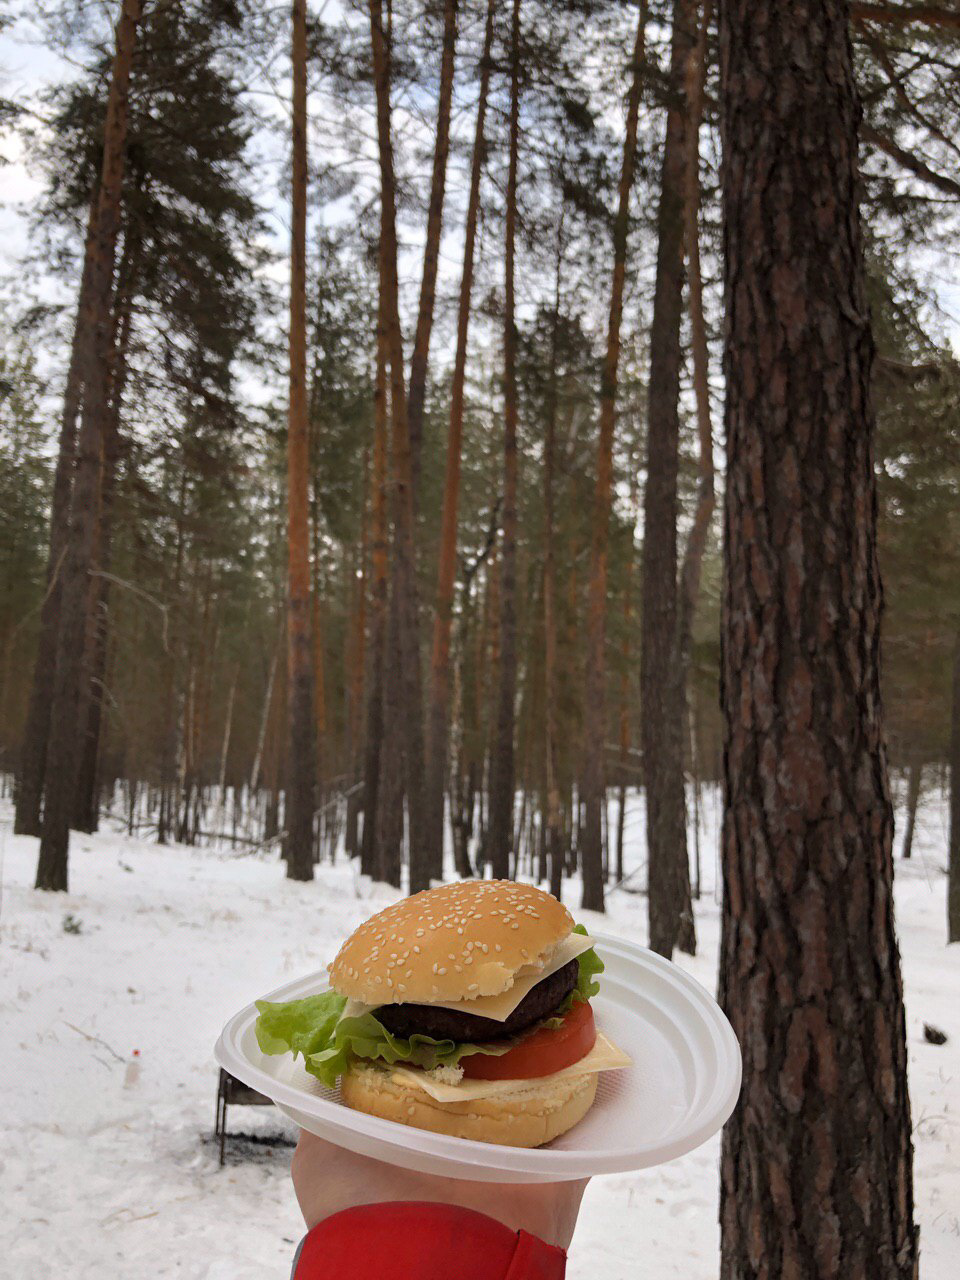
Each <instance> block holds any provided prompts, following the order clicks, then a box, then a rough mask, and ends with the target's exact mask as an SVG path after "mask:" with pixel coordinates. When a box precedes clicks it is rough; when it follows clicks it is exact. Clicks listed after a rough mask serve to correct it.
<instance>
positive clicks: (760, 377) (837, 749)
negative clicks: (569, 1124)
mask: <svg viewBox="0 0 960 1280" xmlns="http://www.w3.org/2000/svg"><path fill="white" fill-rule="evenodd" d="M720 13H721V17H720V52H721V69H722V70H721V121H722V125H721V129H722V140H723V153H724V192H723V204H724V242H725V246H726V267H725V292H726V316H727V320H726V336H725V350H724V373H725V380H726V387H727V403H726V438H727V482H726V485H725V494H726V498H725V557H724V586H723V623H722V643H723V649H722V703H723V714H724V758H723V777H724V822H723V872H724V906H723V936H722V944H721V970H720V998H721V1002H722V1004H723V1007H724V1009H725V1010H726V1012H727V1015H728V1017H729V1018H730V1020H731V1023H732V1024H733V1028H734V1030H735V1032H736V1033H737V1036H738V1039H739V1041H740V1045H741V1048H742V1050H743V1088H742V1091H741V1095H740V1101H739V1104H738V1106H737V1110H736V1111H735V1112H734V1115H733V1117H732V1118H731V1120H730V1121H729V1123H728V1124H727V1127H726V1129H725V1131H724V1138H723V1148H722V1157H721V1205H720V1214H721V1228H722V1251H721V1277H722V1280H768V1278H769V1280H773V1278H774V1277H776V1278H777V1280H780V1278H785V1277H803V1280H836V1278H838V1277H843V1278H844V1280H868V1278H869V1280H916V1276H917V1265H918V1258H917V1255H918V1240H917V1233H916V1229H915V1227H914V1221H913V1187H912V1169H911V1164H912V1151H911V1139H910V1104H909V1097H908V1093H907V1052H906V1037H905V1024H904V1009H903V987H902V982H901V976H900V961H899V955H898V950H897V942H896V936H895V932H894V920H893V861H892V839H893V813H892V807H891V803H890V793H889V787H888V780H887V768H886V759H885V751H884V744H883V725H882V712H881V699H880V655H879V631H880V613H881V586H880V575H879V568H878V564H877V542H876V511H877V504H876V485H875V478H874V466H873V463H874V459H873V433H874V413H873V407H872V404H871V390H870V388H871V373H872V365H873V341H872V337H871V331H870V321H869V315H868V311H867V301H866V296H865V287H864V265H863V245H862V238H861V233H860V225H859V216H858V210H857V188H858V163H857V124H858V120H859V115H860V112H859V105H858V102H857V94H856V88H855V83H854V77H853V69H852V59H851V51H850V45H849V39H848V11H847V5H846V4H845V3H843V0H811V3H808V4H804V5H799V6H783V5H780V4H774V3H771V2H770V0H767V2H766V3H762V4H758V3H757V0H726V3H724V4H723V6H722V7H721V11H720Z"/></svg>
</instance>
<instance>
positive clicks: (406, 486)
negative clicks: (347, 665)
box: [369, 0, 430, 893]
mask: <svg viewBox="0 0 960 1280" xmlns="http://www.w3.org/2000/svg"><path fill="white" fill-rule="evenodd" d="M369 7H370V34H371V41H372V44H373V67H374V82H375V86H376V96H377V145H378V151H379V156H380V180H381V193H380V211H381V227H380V235H381V253H382V280H383V286H384V287H383V305H384V321H385V328H386V342H387V356H388V358H389V361H390V410H391V418H392V445H393V479H394V524H395V537H394V542H395V554H394V574H393V592H394V597H395V599H396V602H397V603H396V608H397V615H398V627H397V630H398V636H399V647H400V658H401V672H400V674H401V681H400V687H401V695H402V715H403V747H404V750H403V756H404V764H405V770H404V772H405V782H406V792H407V805H408V814H409V822H410V892H411V893H416V892H418V891H419V890H420V889H426V888H428V887H429V884H430V861H429V858H428V856H427V846H426V840H425V829H424V821H423V817H424V750H423V705H422V697H421V678H420V620H419V606H418V601H417V572H416V545H415V542H414V514H413V488H412V474H411V459H410V432H409V422H408V418H407V397H406V390H405V386H404V365H403V335H402V333H401V331H400V311H399V297H398V282H397V226H396V182H395V179H394V169H393V141H392V138H391V131H390V58H389V52H388V47H387V42H386V38H385V34H384V31H383V15H382V11H381V3H380V0H370V3H369ZM381 772H382V771H381Z"/></svg>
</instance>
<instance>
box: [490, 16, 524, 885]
mask: <svg viewBox="0 0 960 1280" xmlns="http://www.w3.org/2000/svg"><path fill="white" fill-rule="evenodd" d="M519 145H520V0H513V19H512V22H511V35H510V161H509V166H508V170H507V216H506V252H505V259H506V262H505V280H504V317H503V549H502V552H501V576H500V682H499V690H498V701H497V729H496V734H495V736H494V740H493V745H492V750H491V760H490V764H491V769H490V774H491V778H490V832H489V837H490V848H489V856H490V863H491V866H492V868H493V875H494V877H495V878H497V879H506V877H507V876H508V875H509V874H510V852H511V850H510V845H511V843H512V839H513V809H514V787H515V781H514V741H513V738H514V722H515V719H516V710H515V707H514V702H515V699H516V691H517V370H516V363H517V323H516V306H515V302H514V260H515V254H516V238H517V160H518V152H519Z"/></svg>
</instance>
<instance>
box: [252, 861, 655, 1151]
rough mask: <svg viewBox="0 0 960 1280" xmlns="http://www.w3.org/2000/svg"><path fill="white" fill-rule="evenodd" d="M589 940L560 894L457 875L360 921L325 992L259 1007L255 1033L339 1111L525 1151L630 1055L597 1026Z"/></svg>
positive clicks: (578, 1108)
mask: <svg viewBox="0 0 960 1280" xmlns="http://www.w3.org/2000/svg"><path fill="white" fill-rule="evenodd" d="M602 971H603V964H602V963H601V961H600V959H599V957H598V956H597V953H596V951H595V950H594V947H593V940H592V939H591V938H590V937H589V936H588V935H587V933H586V931H585V930H584V929H583V928H582V927H581V926H575V925H574V922H573V919H572V917H571V915H570V913H569V912H568V911H567V909H566V907H564V906H563V905H562V903H560V902H558V901H557V899H556V898H553V897H551V896H550V894H548V893H544V892H543V891H542V890H540V889H536V888H533V887H532V886H530V885H524V884H517V883H515V882H514V881H512V880H466V881H462V882H460V883H457V884H449V885H443V886H442V887H440V888H437V889H429V890H426V891H425V892H423V893H418V894H414V895H413V897H410V898H405V899H403V900H402V901H400V902H397V903H395V904H394V905H393V906H391V907H387V908H386V910H384V911H381V912H379V913H378V914H377V915H375V916H372V917H371V918H370V919H369V920H367V921H366V922H365V923H364V924H362V925H361V926H360V927H359V929H357V930H356V932H355V933H353V934H351V936H350V937H349V938H348V939H347V940H346V942H344V944H343V946H342V947H341V948H340V951H339V953H338V954H337V957H336V959H335V960H334V961H333V963H332V964H330V965H328V972H329V975H330V987H331V989H330V990H329V991H325V992H322V993H321V994H319V995H313V996H307V997H306V998H305V999H302V1000H292V1001H288V1002H286V1003H284V1004H271V1003H269V1002H267V1001H258V1003H257V1009H258V1011H259V1017H258V1019H257V1027H256V1032H257V1041H258V1043H259V1045H260V1048H261V1050H262V1051H263V1052H264V1053H266V1054H277V1053H293V1054H294V1055H295V1056H297V1055H299V1056H302V1058H303V1065H304V1068H305V1069H306V1071H307V1072H308V1073H309V1074H310V1075H312V1076H314V1077H316V1079H318V1080H319V1081H320V1082H321V1083H322V1084H324V1085H326V1086H328V1087H330V1088H335V1087H336V1086H337V1084H338V1083H339V1089H340V1099H341V1101H342V1102H343V1103H345V1104H346V1105H347V1106H348V1107H353V1108H354V1109H356V1110H357V1111H364V1112H366V1113H368V1114H369V1115H374V1116H380V1117H382V1118H384V1119H388V1120H394V1121H396V1122H397V1123H399V1124H406V1125H412V1126H414V1127H415V1128H419V1129H429V1130H432V1131H433V1132H435V1133H444V1134H449V1135H452V1136H454V1137H460V1138H470V1139H473V1140H475V1141H480V1142H493V1143H500V1144H503V1145H507V1146H516V1147H536V1146H540V1145H541V1144H543V1143H545V1142H549V1141H550V1140H551V1139H552V1138H556V1137H558V1136H559V1135H560V1134H562V1133H565V1132H566V1131H567V1130H568V1129H570V1128H572V1126H573V1125H575V1124H577V1123H578V1122H579V1121H580V1120H582V1119H583V1117H584V1116H585V1115H586V1114H587V1112H588V1111H589V1109H590V1107H591V1106H592V1105H593V1102H594V1099H595V1098H596V1093H597V1081H598V1076H599V1073H600V1072H601V1071H604V1070H609V1069H614V1068H618V1067H623V1066H627V1065H629V1061H630V1060H629V1058H628V1057H627V1056H626V1055H625V1054H624V1053H622V1052H621V1051H620V1050H619V1049H617V1048H616V1046H615V1045H613V1044H612V1043H611V1042H610V1041H609V1040H608V1039H607V1038H606V1037H605V1036H604V1035H602V1034H601V1033H599V1032H598V1031H597V1028H596V1024H595V1022H594V1016H593V1009H592V1008H591V1005H590V998H591V996H594V995H596V993H597V992H598V991H599V985H598V983H597V981H596V979H597V976H598V975H599V974H600V973H602Z"/></svg>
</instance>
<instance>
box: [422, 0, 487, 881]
mask: <svg viewBox="0 0 960 1280" xmlns="http://www.w3.org/2000/svg"><path fill="white" fill-rule="evenodd" d="M494 2H495V0H487V22H486V29H485V31H484V38H483V54H482V56H481V63H480V100H479V102H478V104H477V126H476V132H475V135H474V142H473V160H472V162H471V168H470V196H469V200H468V202H467V224H466V231H465V234H464V245H463V270H462V273H461V276H460V302H459V306H458V310H457V350H456V355H455V357H454V365H453V385H452V387H451V391H450V425H449V431H448V435H447V464H446V474H445V478H444V487H443V513H442V515H441V522H440V558H439V564H438V568H437V597H436V609H435V612H434V619H433V653H432V658H431V664H430V669H431V681H430V706H429V712H428V721H427V774H426V820H427V839H428V844H429V855H430V863H431V873H432V874H433V875H435V876H439V875H440V871H441V867H442V861H443V793H444V784H445V779H446V772H447V719H448V708H449V701H450V628H451V622H452V615H453V589H454V579H455V577H456V570H457V507H458V504H459V498H460V456H461V447H462V440H463V402H464V388H465V384H466V370H467V333H468V329H469V326H470V303H471V297H472V293H473V257H474V246H475V244H476V237H477V216H478V213H479V209H480V174H481V170H482V168H483V155H484V130H485V121H486V114H487V94H488V90H489V86H490V50H491V45H492V42H493V10H494ZM412 392H413V384H412V375H411V396H412Z"/></svg>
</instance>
